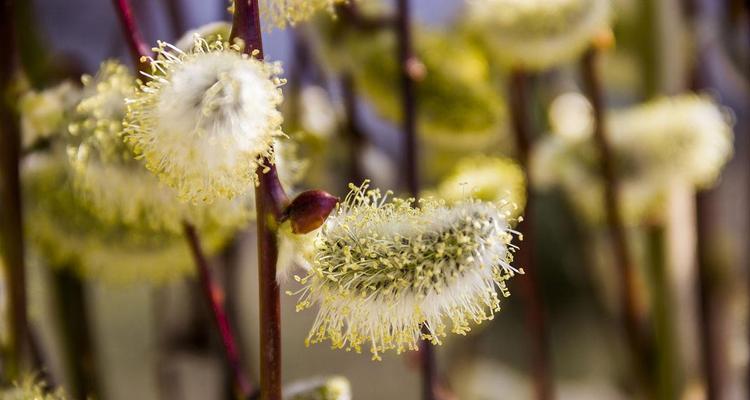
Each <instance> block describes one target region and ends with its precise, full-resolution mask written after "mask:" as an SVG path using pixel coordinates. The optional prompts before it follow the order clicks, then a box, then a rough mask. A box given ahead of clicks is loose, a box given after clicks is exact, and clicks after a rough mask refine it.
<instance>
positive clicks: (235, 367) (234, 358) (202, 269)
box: [183, 222, 253, 399]
mask: <svg viewBox="0 0 750 400" xmlns="http://www.w3.org/2000/svg"><path fill="white" fill-rule="evenodd" d="M183 230H184V232H185V238H186V239H187V241H188V244H189V246H190V251H191V253H192V255H193V259H194V260H195V266H196V267H197V269H198V278H199V282H200V286H201V291H202V293H203V298H204V299H205V300H206V303H207V305H208V307H209V309H210V310H211V315H212V316H213V321H214V324H215V325H216V329H217V330H218V332H219V335H220V336H221V344H222V346H223V348H224V354H225V356H226V359H227V363H228V364H229V368H230V369H231V372H232V380H233V382H234V389H235V391H236V392H237V394H238V395H240V396H241V398H243V399H246V398H248V397H250V396H251V395H252V394H253V386H252V384H251V383H250V381H249V380H248V378H247V374H246V373H245V371H244V369H243V368H242V363H241V361H240V354H239V350H238V346H237V342H236V340H235V337H236V336H235V334H234V332H233V330H232V326H231V325H230V323H229V318H227V314H226V312H225V311H224V305H223V302H224V300H223V297H224V293H223V290H222V289H221V287H220V286H219V285H218V283H217V282H216V280H215V279H214V277H213V275H212V274H211V267H210V266H209V262H208V259H207V258H206V255H205V253H204V252H203V247H202V246H201V241H200V237H199V236H198V232H197V231H196V230H195V227H194V226H193V225H191V224H189V223H187V222H183Z"/></svg>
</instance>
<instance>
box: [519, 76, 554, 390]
mask: <svg viewBox="0 0 750 400" xmlns="http://www.w3.org/2000/svg"><path fill="white" fill-rule="evenodd" d="M527 78H528V77H527V75H526V73H525V72H523V71H519V70H517V71H514V72H513V74H512V76H511V78H510V79H511V81H510V85H511V90H510V94H509V96H510V107H511V119H512V123H513V132H514V134H515V141H516V157H517V159H518V161H519V163H520V164H521V167H522V168H523V170H524V172H525V174H526V212H525V213H524V221H523V222H521V223H520V224H519V225H518V227H517V228H516V229H518V231H519V232H520V233H521V236H522V237H523V243H522V244H521V246H520V248H519V250H518V251H517V252H516V253H515V260H516V263H517V265H520V266H521V267H523V269H524V272H525V274H524V276H522V277H521V279H520V285H521V295H522V298H523V301H524V303H525V307H526V312H525V314H524V315H525V317H526V329H527V330H528V332H529V334H530V336H531V353H532V374H533V377H534V390H535V393H536V398H537V399H540V400H548V399H553V398H555V394H554V386H553V378H552V371H551V365H550V350H549V337H548V328H547V317H546V314H545V311H544V302H543V301H542V295H541V293H540V290H539V278H538V275H537V269H536V263H535V262H534V257H533V255H534V250H535V247H534V245H535V240H534V239H535V236H534V231H533V219H532V218H533V214H534V213H533V211H534V210H533V205H534V196H533V193H532V190H531V188H532V187H533V182H532V181H531V175H530V174H529V154H530V147H531V146H530V142H531V140H530V138H531V133H532V132H531V126H530V116H529V114H528V109H529V99H528V88H527V80H528V79H527Z"/></svg>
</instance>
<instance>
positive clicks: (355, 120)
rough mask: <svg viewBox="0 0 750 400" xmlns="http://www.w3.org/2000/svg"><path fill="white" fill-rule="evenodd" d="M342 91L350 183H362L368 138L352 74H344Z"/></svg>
mask: <svg viewBox="0 0 750 400" xmlns="http://www.w3.org/2000/svg"><path fill="white" fill-rule="evenodd" d="M341 91H342V97H343V100H344V110H345V114H346V125H345V127H344V130H345V131H346V139H347V144H348V145H349V160H348V161H349V171H348V172H349V176H348V178H349V179H348V182H355V183H358V182H362V181H363V180H364V179H365V176H364V172H363V171H362V165H361V160H362V155H363V152H364V146H365V143H366V140H367V139H366V138H365V135H364V133H363V132H362V127H361V125H360V120H359V112H358V109H357V94H356V90H355V86H354V78H353V77H352V74H351V73H348V72H347V73H344V75H343V76H342V77H341Z"/></svg>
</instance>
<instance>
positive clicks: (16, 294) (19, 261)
mask: <svg viewBox="0 0 750 400" xmlns="http://www.w3.org/2000/svg"><path fill="white" fill-rule="evenodd" d="M13 15H14V2H13V1H12V0H3V1H2V9H0V34H2V36H1V37H2V40H0V54H3V59H4V61H3V62H0V142H1V143H2V145H1V146H0V174H1V176H0V203H1V204H3V207H2V209H1V210H0V216H2V219H0V229H1V231H0V233H1V234H2V235H1V236H2V237H1V238H2V240H1V241H0V244H2V245H3V248H2V250H3V251H2V252H1V253H2V257H3V260H4V262H5V271H4V273H5V281H6V282H7V286H8V309H9V312H8V317H9V319H8V326H9V327H10V328H9V332H8V333H9V337H8V341H7V349H4V350H5V351H4V353H5V354H4V357H3V358H4V361H5V362H4V363H3V364H4V365H3V371H4V375H5V377H6V379H8V380H9V381H13V380H16V379H18V378H19V377H20V373H21V370H22V368H23V367H25V365H24V364H25V358H26V354H27V343H26V338H27V335H28V316H27V311H26V274H25V271H26V269H25V260H24V238H23V204H22V201H21V177H20V169H19V161H20V157H21V137H20V132H19V129H18V119H17V116H16V115H15V112H14V111H13V109H12V108H11V104H10V99H8V98H7V97H6V96H8V95H9V94H10V93H9V92H10V90H11V89H10V88H11V85H12V84H13V78H14V74H15V71H16V61H17V58H16V56H17V54H16V50H17V49H16V48H15V47H16V46H15V45H16V41H15V32H14V23H13ZM4 323H5V322H3V324H4Z"/></svg>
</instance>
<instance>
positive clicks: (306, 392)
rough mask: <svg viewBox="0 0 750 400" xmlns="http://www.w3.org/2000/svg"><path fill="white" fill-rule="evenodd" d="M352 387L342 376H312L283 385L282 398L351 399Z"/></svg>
mask: <svg viewBox="0 0 750 400" xmlns="http://www.w3.org/2000/svg"><path fill="white" fill-rule="evenodd" d="M351 399H352V388H351V384H350V383H349V380H347V379H346V378H344V377H343V376H330V377H325V378H312V379H307V380H302V381H297V382H292V383H291V384H289V385H285V386H284V400H351Z"/></svg>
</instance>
